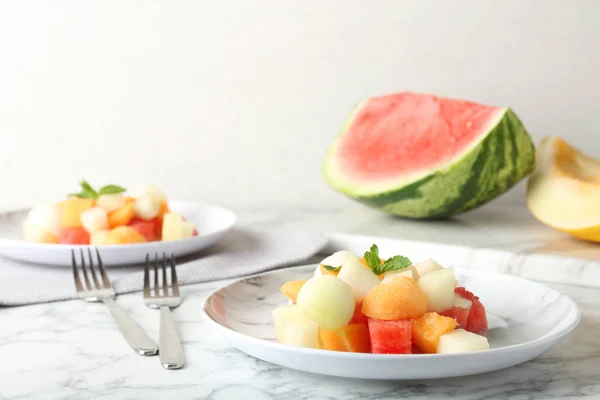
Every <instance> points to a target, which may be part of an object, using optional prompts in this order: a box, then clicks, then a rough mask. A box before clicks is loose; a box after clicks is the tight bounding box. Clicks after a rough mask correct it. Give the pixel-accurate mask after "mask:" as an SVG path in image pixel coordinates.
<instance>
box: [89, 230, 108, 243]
mask: <svg viewBox="0 0 600 400" xmlns="http://www.w3.org/2000/svg"><path fill="white" fill-rule="evenodd" d="M109 236H110V231H109V230H108V229H106V230H102V231H98V232H95V233H92V234H91V235H90V244H91V245H92V246H103V245H105V244H108V237H109Z"/></svg>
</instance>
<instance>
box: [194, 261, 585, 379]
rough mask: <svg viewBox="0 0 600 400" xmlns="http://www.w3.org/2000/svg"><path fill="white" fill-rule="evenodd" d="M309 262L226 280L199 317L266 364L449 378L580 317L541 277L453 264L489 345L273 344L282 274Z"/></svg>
mask: <svg viewBox="0 0 600 400" xmlns="http://www.w3.org/2000/svg"><path fill="white" fill-rule="evenodd" d="M433 256H435V255H433ZM439 261H440V262H442V263H443V260H439ZM315 267H316V265H311V266H303V267H296V268H289V269H283V270H277V271H273V272H268V273H264V274H260V275H256V276H253V277H250V278H245V279H242V280H239V281H237V282H234V283H231V284H228V285H227V286H225V287H223V288H221V289H218V290H216V291H215V292H213V293H212V294H211V295H210V296H208V298H207V299H206V300H205V302H204V304H203V306H202V314H203V317H204V318H205V320H207V321H208V322H209V324H210V325H211V326H212V327H213V329H217V330H218V331H219V332H220V333H221V334H222V335H223V336H224V337H226V338H227V339H228V340H229V341H230V343H231V344H232V345H233V346H234V347H236V348H238V349H239V350H241V351H243V352H245V353H247V354H250V355H252V356H254V357H256V358H259V359H261V360H264V361H268V362H271V363H273V364H278V365H281V366H284V367H288V368H293V369H298V370H301V371H307V372H312V373H317V374H324V375H334V376H341V377H349V378H365V379H393V380H404V379H431V378H449V377H455V376H463V375H471V374H477V373H482V372H488V371H494V370H498V369H502V368H507V367H511V366H514V365H517V364H520V363H523V362H525V361H528V360H531V359H533V358H535V357H537V356H539V355H540V354H542V353H544V352H545V351H547V350H548V349H550V348H551V347H552V346H554V345H555V344H557V343H559V342H560V341H561V340H563V339H564V338H565V337H566V336H567V335H568V334H569V333H570V332H571V331H572V330H573V329H575V327H576V326H577V324H578V323H579V320H580V319H581V313H580V311H579V309H578V307H577V305H576V304H575V303H574V302H573V301H572V300H571V299H569V298H568V297H566V296H565V295H563V294H561V293H559V292H557V291H556V290H553V289H550V288H548V287H547V286H545V285H542V284H541V283H537V282H532V281H528V280H525V279H522V278H517V277H514V276H510V275H502V274H497V273H493V272H487V271H481V270H474V269H464V268H455V272H456V278H457V279H458V281H459V283H460V286H464V287H466V288H467V290H469V291H472V292H473V293H474V294H475V295H476V296H478V297H479V298H480V300H481V302H482V303H483V305H484V306H485V307H486V311H487V315H488V324H489V331H488V335H487V336H488V340H489V342H490V346H491V349H490V350H486V351H479V352H473V353H462V354H402V355H400V354H360V353H345V352H338V351H329V350H318V349H305V348H300V347H292V346H286V345H282V344H279V343H277V341H276V339H275V328H274V327H273V320H272V315H271V312H272V311H273V309H274V308H275V307H278V306H281V305H285V304H287V299H286V298H285V297H284V296H283V295H282V294H281V293H280V291H279V288H280V287H281V285H282V284H283V283H285V282H287V281H291V280H298V279H309V278H310V277H311V276H312V274H313V272H314V270H315Z"/></svg>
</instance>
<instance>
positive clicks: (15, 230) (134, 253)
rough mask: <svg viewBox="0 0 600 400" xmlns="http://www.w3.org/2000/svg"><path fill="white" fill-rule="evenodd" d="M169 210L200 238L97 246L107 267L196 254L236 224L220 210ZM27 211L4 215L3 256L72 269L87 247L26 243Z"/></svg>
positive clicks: (0, 217) (193, 206)
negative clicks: (75, 255) (74, 255)
mask: <svg viewBox="0 0 600 400" xmlns="http://www.w3.org/2000/svg"><path fill="white" fill-rule="evenodd" d="M169 208H170V209H171V210H172V211H173V212H176V213H178V214H181V215H183V216H184V217H185V218H186V219H187V220H189V221H192V222H194V224H195V225H196V229H197V230H198V233H199V235H198V236H194V237H191V238H189V239H183V240H176V241H172V242H162V241H158V242H149V243H139V244H120V245H109V246H97V247H98V249H99V250H100V253H101V255H102V261H103V262H104V264H105V265H123V264H137V263H142V262H144V261H145V258H146V253H155V252H158V253H163V252H164V253H167V254H171V253H173V254H174V255H175V256H176V257H180V256H184V255H188V254H191V253H195V252H197V251H200V250H202V249H205V248H207V247H209V246H211V245H212V244H214V243H216V242H217V241H219V240H220V239H221V238H222V237H223V236H225V234H226V233H227V232H229V231H230V230H231V229H232V228H233V227H234V226H235V222H236V216H235V214H234V213H233V212H232V211H230V210H227V209H225V208H223V207H220V206H215V205H211V204H204V203H192V202H184V201H170V202H169ZM27 212H28V211H27V210H21V211H11V212H5V213H1V214H0V255H1V256H4V257H8V258H12V259H15V260H20V261H25V262H31V263H36V264H46V265H56V266H71V249H77V250H78V249H80V248H82V249H84V250H85V249H86V248H87V247H89V246H87V245H68V244H45V243H31V242H26V241H25V240H23V232H22V227H21V226H22V223H23V221H24V220H25V218H26V217H27Z"/></svg>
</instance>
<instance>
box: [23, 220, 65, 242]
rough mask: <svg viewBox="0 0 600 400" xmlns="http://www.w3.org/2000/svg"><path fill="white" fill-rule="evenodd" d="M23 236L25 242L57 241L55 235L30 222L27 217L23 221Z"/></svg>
mask: <svg viewBox="0 0 600 400" xmlns="http://www.w3.org/2000/svg"><path fill="white" fill-rule="evenodd" d="M23 237H24V239H25V240H26V241H27V242H35V243H58V237H57V236H56V235H54V234H52V233H50V232H48V231H47V230H45V229H44V228H42V227H40V226H38V225H35V224H33V223H31V222H30V221H29V220H27V219H26V220H25V221H23Z"/></svg>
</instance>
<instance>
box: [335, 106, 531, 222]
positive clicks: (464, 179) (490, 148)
mask: <svg viewBox="0 0 600 400" xmlns="http://www.w3.org/2000/svg"><path fill="white" fill-rule="evenodd" d="M357 109H358V108H357ZM356 111H357V110H355V112H354V113H353V115H355V113H356ZM501 111H502V112H501V113H499V117H498V119H497V120H496V121H494V122H493V123H492V124H491V125H490V127H489V129H488V130H487V133H486V132H484V133H483V134H482V135H481V136H480V138H479V141H477V142H475V143H474V144H473V145H472V146H471V147H469V148H468V149H466V150H465V151H464V152H463V153H462V154H461V155H459V156H458V157H457V158H456V159H455V160H454V161H453V162H452V163H451V164H450V165H448V166H446V167H444V168H442V169H437V170H432V171H428V172H424V173H423V174H421V176H420V177H418V178H417V179H414V180H412V181H406V180H402V181H399V182H397V183H396V184H395V185H390V187H389V188H388V189H387V190H382V188H378V193H373V194H367V195H365V194H364V192H363V193H361V190H357V188H359V187H360V186H361V182H354V183H353V184H348V182H347V178H344V179H342V180H340V179H338V178H339V176H338V173H337V171H336V168H335V167H334V165H335V164H334V163H333V162H332V158H333V157H335V147H336V144H334V146H332V148H331V149H330V151H329V152H328V154H327V156H326V160H325V164H324V175H325V179H326V181H327V183H328V184H329V185H330V186H331V187H333V188H334V189H336V190H338V191H340V192H341V193H343V194H345V195H347V196H348V197H350V198H352V199H354V200H357V201H359V202H361V203H364V204H366V205H368V206H371V207H374V208H377V209H380V210H381V211H384V212H387V213H390V214H393V215H397V216H401V217H407V218H415V219H430V218H446V217H451V216H454V215H457V214H460V213H463V212H466V211H469V210H472V209H474V208H477V207H479V206H481V205H483V204H485V203H487V202H489V201H490V200H492V199H494V198H496V197H497V196H499V195H501V194H502V193H504V192H506V191H507V190H508V189H510V188H511V187H513V186H514V185H516V184H517V183H518V182H519V181H520V180H522V179H523V178H524V177H526V176H527V175H529V173H531V171H532V170H533V166H534V157H535V150H534V145H533V142H532V140H531V137H530V135H529V133H528V132H527V131H526V130H525V127H524V126H523V123H522V122H521V121H520V119H519V118H518V117H517V115H516V114H515V113H514V112H513V111H512V110H511V109H510V108H504V109H501ZM351 120H352V118H350V121H351ZM348 125H349V123H348V124H347V125H346V126H345V127H344V129H342V132H340V136H339V137H338V139H343V133H344V132H345V130H346V129H347V126H348ZM336 142H337V141H336ZM340 181H343V183H342V184H340ZM362 184H365V183H364V182H362Z"/></svg>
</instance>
